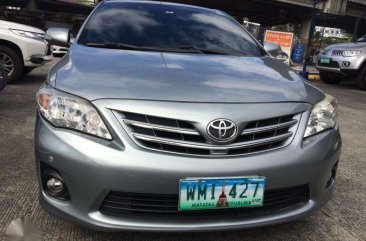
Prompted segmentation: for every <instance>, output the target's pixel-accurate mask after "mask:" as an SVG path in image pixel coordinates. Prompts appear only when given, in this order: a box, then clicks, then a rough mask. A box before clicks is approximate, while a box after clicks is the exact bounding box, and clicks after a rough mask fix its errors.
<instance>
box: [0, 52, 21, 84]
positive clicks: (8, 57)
mask: <svg viewBox="0 0 366 241" xmlns="http://www.w3.org/2000/svg"><path fill="white" fill-rule="evenodd" d="M0 64H1V65H2V67H3V69H4V70H5V72H6V81H7V82H8V83H11V82H14V81H16V80H18V79H20V78H21V77H22V75H23V69H24V65H23V60H22V58H21V56H20V55H19V54H18V52H17V51H15V50H14V49H12V48H9V47H7V46H2V45H0Z"/></svg>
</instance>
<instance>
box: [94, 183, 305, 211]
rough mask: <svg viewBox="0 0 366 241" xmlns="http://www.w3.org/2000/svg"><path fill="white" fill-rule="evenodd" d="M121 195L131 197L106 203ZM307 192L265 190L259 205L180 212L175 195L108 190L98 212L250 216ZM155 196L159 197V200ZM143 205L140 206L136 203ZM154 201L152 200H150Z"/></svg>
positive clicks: (289, 202) (302, 200)
mask: <svg viewBox="0 0 366 241" xmlns="http://www.w3.org/2000/svg"><path fill="white" fill-rule="evenodd" d="M115 196H120V197H121V196H122V197H129V198H130V199H121V202H120V205H119V204H118V201H116V202H114V203H113V204H111V203H110V202H109V200H110V198H111V197H115ZM309 198H310V191H309V186H308V185H302V186H296V187H290V188H283V189H276V190H266V191H265V193H264V202H263V206H261V207H251V208H235V209H213V210H202V211H185V212H180V211H179V210H178V195H164V194H161V195H157V194H151V197H149V194H138V193H133V194H131V193H123V192H116V191H112V192H110V193H109V194H108V195H107V197H106V198H105V200H104V201H103V203H102V205H101V207H100V211H101V212H102V213H104V214H107V215H143V216H160V215H163V216H167V215H168V216H169V215H170V216H174V217H176V216H191V217H200V216H220V217H221V216H222V215H224V214H229V215H231V216H232V215H238V216H243V215H253V214H256V215H257V214H261V213H268V212H276V211H280V210H282V209H285V208H291V207H294V206H296V205H300V204H304V203H306V202H308V201H309ZM157 199H161V201H160V202H158V201H157ZM142 200H143V203H144V204H145V205H139V204H138V203H141V201H142ZM152 200H154V201H152Z"/></svg>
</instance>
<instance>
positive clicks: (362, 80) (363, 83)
mask: <svg viewBox="0 0 366 241" xmlns="http://www.w3.org/2000/svg"><path fill="white" fill-rule="evenodd" d="M356 85H357V87H358V88H359V89H361V90H365V91H366V64H364V65H363V67H362V68H361V70H360V71H359V72H358V74H357V75H356Z"/></svg>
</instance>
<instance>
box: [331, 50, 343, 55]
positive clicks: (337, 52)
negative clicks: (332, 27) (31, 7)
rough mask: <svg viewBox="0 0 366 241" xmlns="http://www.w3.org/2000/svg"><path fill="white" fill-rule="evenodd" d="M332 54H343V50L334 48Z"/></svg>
mask: <svg viewBox="0 0 366 241" xmlns="http://www.w3.org/2000/svg"><path fill="white" fill-rule="evenodd" d="M332 55H334V56H342V55H343V50H333V51H332Z"/></svg>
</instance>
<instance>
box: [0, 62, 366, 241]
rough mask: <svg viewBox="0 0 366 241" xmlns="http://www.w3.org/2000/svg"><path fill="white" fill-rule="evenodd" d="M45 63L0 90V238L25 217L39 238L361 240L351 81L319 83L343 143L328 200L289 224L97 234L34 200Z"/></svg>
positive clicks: (358, 136) (356, 97)
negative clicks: (334, 103) (330, 99)
mask: <svg viewBox="0 0 366 241" xmlns="http://www.w3.org/2000/svg"><path fill="white" fill-rule="evenodd" d="M48 67H49V65H48V66H45V67H42V68H39V69H36V70H35V71H33V72H32V73H31V74H30V75H28V76H26V77H25V78H24V79H23V80H22V81H20V82H18V83H16V84H14V85H8V86H7V87H6V88H5V90H4V91H3V92H1V93H0V240H4V232H5V229H6V227H7V226H8V224H9V223H10V222H11V221H12V220H13V219H15V218H18V217H24V216H27V217H29V218H31V219H33V220H34V221H35V222H36V223H37V224H38V225H39V226H40V227H41V229H42V231H43V240H76V241H80V240H103V241H105V240H129V241H131V240H141V241H143V240H158V241H160V240H161V241H163V240H164V241H175V240H177V241H178V240H179V241H181V240H183V241H184V240H187V241H188V240H189V241H192V240H197V241H212V240H215V241H219V240H230V241H239V240H281V241H282V240H332V241H334V240H342V241H345V240H360V241H361V240H366V228H365V227H366V198H365V197H366V148H365V147H366V121H365V120H366V92H362V91H358V90H356V89H355V88H354V86H353V84H352V83H344V84H342V85H339V86H325V85H323V84H322V83H320V82H316V83H317V84H318V85H319V86H320V87H321V88H323V89H325V90H326V91H327V92H328V93H330V94H332V95H335V96H336V97H337V98H338V99H339V103H340V123H341V127H342V135H343V141H344V146H343V147H344V148H343V155H342V161H341V163H340V168H339V174H338V177H337V186H336V192H335V196H334V199H333V200H332V201H331V202H330V203H329V204H328V205H326V206H325V207H324V208H323V209H322V210H321V211H319V212H317V213H315V214H314V215H313V216H311V217H309V218H306V219H303V220H299V221H296V222H292V223H287V224H282V225H277V226H272V227H267V228H260V229H252V230H241V231H235V232H220V233H193V234H166V233H153V234H151V233H101V232H94V231H91V230H87V229H84V228H81V227H78V226H76V225H73V224H71V223H69V222H67V221H64V220H61V219H59V218H56V217H54V216H52V215H50V214H48V213H46V212H45V211H43V210H42V209H41V208H40V206H39V204H38V201H37V197H38V191H37V190H38V184H37V182H36V173H35V165H34V158H33V129H34V120H35V119H34V116H35V110H36V102H35V93H36V91H37V89H38V88H39V86H40V85H41V84H42V82H43V81H44V79H45V77H46V72H47V69H48Z"/></svg>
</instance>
